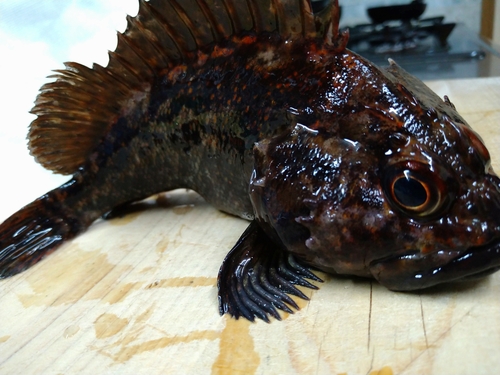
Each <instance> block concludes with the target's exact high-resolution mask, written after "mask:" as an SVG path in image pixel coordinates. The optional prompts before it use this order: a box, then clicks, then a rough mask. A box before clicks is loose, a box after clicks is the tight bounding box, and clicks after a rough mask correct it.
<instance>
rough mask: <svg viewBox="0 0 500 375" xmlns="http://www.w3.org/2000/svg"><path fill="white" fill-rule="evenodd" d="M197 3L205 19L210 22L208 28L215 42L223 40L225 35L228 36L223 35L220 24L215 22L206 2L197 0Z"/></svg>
mask: <svg viewBox="0 0 500 375" xmlns="http://www.w3.org/2000/svg"><path fill="white" fill-rule="evenodd" d="M197 3H198V5H199V6H200V9H201V11H202V12H203V14H204V15H205V18H206V19H207V21H208V22H209V23H210V26H211V27H210V29H211V31H212V35H213V37H214V40H215V41H216V42H220V41H221V40H223V39H224V38H225V37H228V35H225V33H224V29H223V28H222V26H221V25H220V24H219V23H218V22H217V20H216V18H215V16H214V14H213V12H212V11H211V10H210V8H209V7H208V5H207V3H206V2H204V1H199V0H197Z"/></svg>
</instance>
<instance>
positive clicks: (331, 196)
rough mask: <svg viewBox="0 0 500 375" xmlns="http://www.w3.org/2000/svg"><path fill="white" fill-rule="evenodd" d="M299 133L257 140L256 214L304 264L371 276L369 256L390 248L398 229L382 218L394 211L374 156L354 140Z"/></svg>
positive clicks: (252, 192)
mask: <svg viewBox="0 0 500 375" xmlns="http://www.w3.org/2000/svg"><path fill="white" fill-rule="evenodd" d="M299 135H300V134H299ZM299 135H297V134H295V135H292V136H291V137H290V138H289V139H282V140H281V142H280V143H279V144H277V143H275V142H274V141H272V140H271V141H261V142H259V143H258V144H257V145H256V147H255V149H254V153H255V168H254V172H253V176H252V179H251V183H250V197H251V200H252V203H253V206H254V210H255V213H256V218H257V220H258V221H259V223H260V225H261V227H262V228H263V229H264V230H265V231H266V233H267V234H268V235H269V236H270V237H271V238H273V239H275V241H276V242H277V243H281V244H282V246H283V247H284V248H286V249H287V250H288V251H290V252H292V253H294V254H295V255H297V256H298V257H299V258H300V259H301V260H302V261H304V262H306V263H307V264H309V265H312V266H315V267H318V268H320V269H322V270H324V271H327V272H332V273H342V274H355V275H360V276H369V270H368V266H367V259H368V260H370V259H372V258H374V257H378V256H380V254H378V253H377V252H375V253H373V251H374V250H375V251H379V250H380V251H382V252H384V254H385V252H386V251H392V248H390V247H389V246H388V240H389V239H392V238H394V236H395V235H396V233H398V227H397V225H394V222H392V221H391V220H392V218H389V219H387V217H386V214H387V213H389V216H391V215H392V213H391V212H390V210H389V207H388V205H387V203H386V202H385V198H384V196H383V191H382V188H381V186H380V179H379V178H378V176H377V168H376V164H375V163H376V161H375V160H374V157H373V155H371V154H369V153H368V152H367V151H366V150H364V149H363V148H362V147H361V146H360V145H354V144H353V143H352V142H347V141H345V140H342V139H335V138H333V137H331V138H328V139H324V138H325V137H324V136H322V135H321V134H318V135H311V134H305V136H304V137H300V136H299ZM387 230H389V231H390V232H391V233H389V234H387V233H385V231H387ZM374 241H376V242H377V244H374ZM378 242H382V243H381V244H379V243H378Z"/></svg>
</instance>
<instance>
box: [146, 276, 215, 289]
mask: <svg viewBox="0 0 500 375" xmlns="http://www.w3.org/2000/svg"><path fill="white" fill-rule="evenodd" d="M216 284H217V278H216V277H173V278H170V279H164V280H156V281H155V282H153V283H151V284H149V285H148V286H147V287H146V288H147V289H152V288H172V287H173V288H176V287H198V286H214V287H215V285H216Z"/></svg>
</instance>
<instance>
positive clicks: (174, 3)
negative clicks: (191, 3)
mask: <svg viewBox="0 0 500 375" xmlns="http://www.w3.org/2000/svg"><path fill="white" fill-rule="evenodd" d="M170 5H172V8H174V10H175V12H176V13H177V15H178V16H179V19H181V20H182V22H184V24H185V25H186V28H187V29H188V30H189V33H190V34H191V36H192V37H193V39H194V41H195V42H196V46H197V47H198V48H200V47H202V46H203V44H204V43H203V40H202V38H201V37H200V33H199V32H198V30H197V28H196V26H195V25H194V24H193V21H192V20H191V19H190V17H189V16H188V14H187V13H186V11H185V10H184V8H182V6H180V5H179V3H178V2H177V1H175V0H170Z"/></svg>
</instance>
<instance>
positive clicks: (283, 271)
mask: <svg viewBox="0 0 500 375" xmlns="http://www.w3.org/2000/svg"><path fill="white" fill-rule="evenodd" d="M305 279H311V280H315V281H322V280H321V279H320V278H318V277H317V276H315V275H314V274H313V273H312V272H311V271H310V270H309V268H308V267H307V266H304V265H302V264H301V263H299V262H298V261H297V260H296V259H295V258H294V257H293V255H291V254H289V253H288V252H286V251H284V250H283V249H281V248H280V247H279V246H278V245H276V244H275V243H274V242H273V241H272V240H271V239H270V238H269V237H268V236H267V235H266V233H265V232H264V231H263V230H262V229H261V228H260V226H259V224H258V223H257V221H255V220H254V221H252V223H251V224H250V226H249V227H248V228H247V229H246V231H245V232H244V233H243V235H242V236H241V237H240V239H239V240H238V242H237V243H236V245H235V246H234V247H233V248H232V249H231V251H230V252H229V254H228V255H227V256H226V259H224V262H223V263H222V266H221V268H220V271H219V277H218V282H217V286H218V289H219V311H220V313H221V315H223V314H225V313H229V314H231V315H232V316H233V317H235V318H236V319H238V318H239V317H240V316H243V317H245V318H246V319H248V320H250V321H254V319H255V318H260V319H262V320H264V321H266V322H269V315H271V316H273V317H274V318H276V319H278V320H281V317H280V315H279V313H278V311H277V310H276V309H280V310H283V311H285V312H288V313H293V310H292V309H296V310H298V309H299V307H298V306H297V304H296V303H295V301H294V300H293V299H292V298H290V296H289V294H291V295H294V296H297V297H300V298H302V299H305V300H308V299H309V298H308V297H307V296H306V295H305V294H304V293H302V292H301V291H300V290H299V289H298V288H297V287H296V285H300V286H304V287H307V288H311V289H318V288H317V287H316V286H315V285H313V284H311V283H309V282H308V281H307V280H305Z"/></svg>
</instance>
